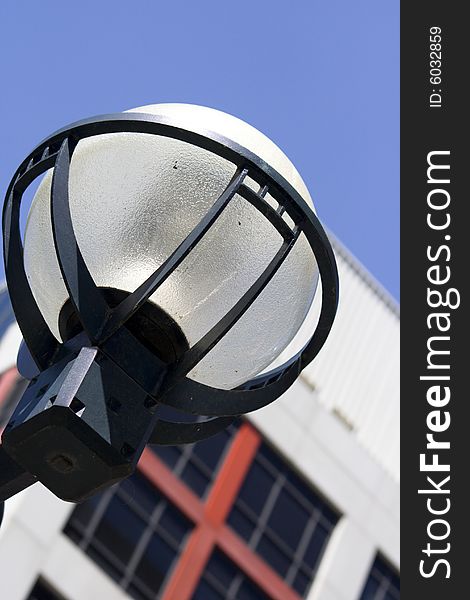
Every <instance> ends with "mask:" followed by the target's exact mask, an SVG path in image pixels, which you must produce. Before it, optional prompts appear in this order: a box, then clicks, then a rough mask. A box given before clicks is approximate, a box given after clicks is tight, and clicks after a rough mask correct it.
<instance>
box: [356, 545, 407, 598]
mask: <svg viewBox="0 0 470 600" xmlns="http://www.w3.org/2000/svg"><path fill="white" fill-rule="evenodd" d="M399 598H400V578H399V575H398V573H397V572H396V571H395V570H394V569H392V568H391V567H390V566H389V565H388V564H387V562H386V561H385V560H383V559H382V558H381V557H380V556H377V557H376V559H375V561H374V564H373V565H372V569H371V571H370V574H369V577H368V579H367V581H366V584H365V586H364V590H363V592H362V594H361V598H360V600H398V599H399Z"/></svg>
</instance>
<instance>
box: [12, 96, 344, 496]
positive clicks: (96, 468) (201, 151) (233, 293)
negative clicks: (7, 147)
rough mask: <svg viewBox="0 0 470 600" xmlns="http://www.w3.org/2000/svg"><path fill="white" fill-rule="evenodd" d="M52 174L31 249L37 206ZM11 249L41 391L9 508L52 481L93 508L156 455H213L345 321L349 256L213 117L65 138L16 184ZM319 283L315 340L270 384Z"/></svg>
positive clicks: (28, 369)
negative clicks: (170, 450) (341, 260)
mask: <svg viewBox="0 0 470 600" xmlns="http://www.w3.org/2000/svg"><path fill="white" fill-rule="evenodd" d="M43 174H44V176H43V179H42V181H41V182H40V185H39V187H38V189H37V191H36V193H35V196H34V198H33V201H32V204H31V208H30V211H29V215H28V220H27V224H26V229H25V234H24V240H22V236H21V231H20V203H21V199H22V196H23V194H24V192H25V190H26V189H27V188H28V186H29V185H30V184H31V183H32V182H33V180H35V179H36V178H38V177H39V176H41V175H43ZM3 235H4V257H5V271H6V279H7V284H8V289H9V293H10V297H11V302H12V306H13V309H14V312H15V315H16V318H17V321H18V325H19V327H20V329H21V332H22V334H23V338H24V343H23V345H22V347H21V348H20V353H19V357H18V367H19V370H20V372H21V373H22V374H23V375H24V376H25V377H26V378H27V379H30V383H29V386H28V388H27V389H26V391H25V393H24V395H23V397H22V398H21V400H20V401H19V403H18V405H17V407H16V410H15V411H14V413H13V415H12V417H11V419H10V421H9V423H8V424H7V426H6V428H5V431H4V433H3V436H2V445H1V447H0V500H4V499H6V498H8V497H10V496H11V495H13V494H15V493H17V492H18V491H20V490H22V489H24V488H25V487H27V486H29V485H31V484H32V483H34V482H35V481H41V482H42V483H43V484H44V485H45V486H46V487H48V488H49V489H50V490H51V491H52V492H54V493H55V494H56V495H57V496H59V497H60V498H62V499H64V500H69V501H73V502H78V501H81V500H83V499H85V498H87V497H88V496H90V495H91V494H94V493H96V492H97V491H98V490H100V489H102V488H104V487H106V486H109V485H111V484H113V483H116V482H117V481H119V480H121V479H123V478H125V477H127V476H128V475H130V474H131V473H132V472H133V470H134V468H135V465H136V463H137V461H138V459H139V457H140V455H141V453H142V451H143V449H144V447H145V445H146V444H181V443H191V442H196V441H199V440H201V439H204V438H206V437H208V436H210V435H213V434H214V433H217V432H218V431H220V430H221V429H223V428H224V427H227V425H228V424H229V423H231V422H232V420H233V419H234V418H235V417H237V416H238V415H241V414H244V413H247V412H250V411H253V410H256V409H258V408H261V407H263V406H266V405H267V404H269V403H270V402H272V401H273V400H275V399H276V398H278V397H279V396H280V395H281V394H282V393H284V392H285V391H286V390H287V389H288V388H289V387H290V386H291V385H292V384H293V383H294V381H295V380H296V378H297V377H298V375H299V373H300V371H301V370H302V369H303V368H304V367H305V366H306V365H307V364H308V363H310V362H311V360H312V359H313V358H314V357H315V355H316V354H317V353H318V351H319V350H320V348H321V347H322V345H323V343H324V342H325V340H326V338H327V336H328V333H329V331H330V328H331V326H332V323H333V319H334V316H335V312H336V307H337V302H338V277H337V269H336V263H335V259H334V255H333V251H332V249H331V245H330V243H329V241H328V238H327V236H326V235H325V232H324V230H323V228H322V226H321V224H320V222H319V221H318V219H317V217H316V215H315V212H314V210H313V204H312V201H311V198H310V195H309V193H308V191H307V189H306V187H305V184H304V183H303V181H302V179H301V178H300V176H299V174H298V172H297V171H296V169H295V167H294V166H293V165H292V163H291V162H290V161H289V159H288V158H287V157H286V156H285V154H284V153H283V152H282V151H281V150H280V149H279V148H278V147H277V146H276V145H275V144H274V143H273V142H271V141H270V140H269V139H268V138H267V137H265V136H264V135H263V134H261V133H260V132H259V131H257V130H256V129H254V128H253V127H251V126H250V125H247V124H246V123H244V122H243V121H241V120H239V119H237V118H235V117H232V116H230V115H227V114H225V113H222V112H220V111H217V110H213V109H209V108H205V107H201V106H192V105H185V104H160V105H158V104H157V105H152V106H145V107H141V108H138V109H133V110H132V111H128V112H125V113H118V114H112V115H105V116H101V117H95V118H91V119H86V120H83V121H80V122H78V123H74V124H72V125H70V126H68V127H65V128H63V129H61V130H59V131H58V132H56V133H54V134H53V135H51V136H50V137H49V138H47V139H46V140H44V141H43V142H42V143H41V144H39V146H37V148H36V149H35V150H34V151H33V152H32V153H31V154H30V155H29V156H28V157H27V158H26V159H25V160H24V161H23V162H22V164H21V165H20V167H19V168H18V170H17V172H16V173H15V175H14V177H13V179H12V181H11V183H10V186H9V188H8V191H7V194H6V200H5V205H4V209H3ZM319 279H320V280H321V296H322V302H321V310H320V315H319V318H318V322H317V327H316V329H315V331H314V332H313V333H312V332H309V335H308V340H307V342H306V343H305V344H303V345H302V347H301V349H300V350H298V351H297V352H294V354H293V355H292V356H290V357H289V358H288V360H287V361H286V362H284V364H282V365H280V366H277V367H276V368H271V369H269V370H268V371H267V372H266V368H268V367H269V365H270V364H272V363H273V361H275V359H276V358H277V357H279V355H280V354H281V352H283V351H284V349H285V348H286V347H287V346H288V345H289V344H291V342H292V340H294V339H295V338H296V336H297V337H298V335H299V334H300V333H299V329H301V325H302V323H304V321H305V318H306V316H307V313H308V312H309V309H310V306H311V304H312V300H313V298H314V295H315V293H316V290H317V285H318V280H319ZM289 347H290V346H289ZM164 407H170V408H171V409H172V410H173V414H178V413H180V414H182V415H186V416H187V415H191V416H192V418H193V420H192V421H189V422H188V420H187V418H186V416H185V417H184V418H185V419H186V420H184V419H183V416H182V417H181V418H182V419H183V420H182V421H181V422H180V421H178V420H176V421H171V420H168V419H167V418H164V415H163V413H162V409H163V408H164ZM194 419H196V420H194ZM201 419H203V420H201Z"/></svg>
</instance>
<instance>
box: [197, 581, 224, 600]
mask: <svg viewBox="0 0 470 600" xmlns="http://www.w3.org/2000/svg"><path fill="white" fill-rule="evenodd" d="M191 600H225V598H224V596H222V595H221V594H219V593H218V592H216V591H215V590H214V588H212V587H211V586H210V585H209V584H208V583H207V581H200V582H199V585H198V586H197V590H196V591H195V592H194V595H193V597H192V599H191Z"/></svg>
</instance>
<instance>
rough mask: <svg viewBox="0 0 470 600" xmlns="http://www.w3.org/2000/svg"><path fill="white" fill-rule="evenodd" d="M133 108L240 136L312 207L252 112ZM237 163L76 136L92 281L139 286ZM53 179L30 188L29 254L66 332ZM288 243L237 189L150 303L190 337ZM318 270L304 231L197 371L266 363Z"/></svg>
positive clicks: (255, 368)
mask: <svg viewBox="0 0 470 600" xmlns="http://www.w3.org/2000/svg"><path fill="white" fill-rule="evenodd" d="M133 111H135V112H140V113H150V114H153V115H158V116H162V117H165V118H167V119H170V120H171V123H172V124H174V125H177V126H179V127H183V128H185V129H188V130H194V128H195V127H197V128H198V129H200V128H204V129H207V130H210V131H213V132H215V133H218V134H221V135H224V136H225V137H227V138H229V139H232V140H233V141H235V142H237V143H238V144H240V145H241V146H244V147H245V148H247V149H248V150H250V151H251V152H253V153H254V154H256V155H258V156H259V157H260V158H262V159H263V160H264V161H266V162H267V163H268V164H270V165H271V166H272V167H273V168H274V169H276V170H277V171H278V172H279V173H280V174H281V175H283V177H284V178H285V179H287V180H288V181H289V182H290V183H291V185H293V186H294V187H295V188H296V189H297V191H298V192H299V193H300V194H301V195H302V197H303V198H304V200H305V201H306V202H308V203H309V204H310V205H312V203H311V198H310V195H309V193H308V191H307V189H306V187H305V184H304V183H303V181H302V179H301V178H300V175H299V174H298V172H297V170H296V169H295V167H294V166H293V165H292V163H291V162H290V161H289V159H288V158H287V157H286V156H285V154H284V153H283V152H282V151H281V150H280V149H279V148H278V147H277V146H276V145H275V144H274V143H273V142H272V141H271V140H269V139H268V138H267V137H266V136H264V135H263V134H262V133H260V132H259V131H257V130H256V129H254V128H253V127H251V126H250V125H248V124H246V123H245V122H243V121H241V120H239V119H237V118H235V117H233V116H231V115H228V114H225V113H223V112H220V111H217V110H214V109H210V108H206V107H202V106H193V105H187V104H155V105H151V106H144V107H140V108H136V109H133ZM234 172H235V166H234V165H233V164H232V163H230V162H229V161H227V160H225V159H224V158H221V157H219V156H217V155H215V154H213V153H211V152H209V151H207V150H203V149H201V148H198V147H195V146H193V145H191V144H188V143H186V142H182V141H179V140H174V139H170V138H166V137H163V136H155V135H149V134H140V133H113V134H106V135H101V136H97V137H92V138H87V139H84V140H82V141H80V142H79V144H78V146H77V148H76V150H75V153H74V155H73V157H72V162H71V167H70V182H69V194H70V207H71V214H72V220H73V225H74V230H75V235H76V237H77V241H78V244H79V247H80V250H81V252H82V255H83V257H84V259H85V262H86V264H87V266H88V269H89V270H90V272H91V274H92V276H93V279H94V281H95V283H96V284H97V285H98V286H100V287H104V288H117V289H119V290H124V291H126V292H132V291H133V290H134V289H136V288H137V287H138V286H139V285H140V284H141V283H142V282H143V281H144V280H145V279H146V278H147V277H148V276H149V275H151V274H152V272H153V271H154V270H155V269H157V268H158V267H159V266H160V265H161V264H162V262H163V261H164V260H165V259H166V258H167V257H168V256H169V255H170V254H171V253H172V252H173V251H174V250H175V249H176V248H177V246H178V245H179V244H180V243H181V241H182V240H183V239H184V238H185V237H186V236H187V235H188V234H189V233H190V232H191V230H192V229H193V228H194V227H195V226H196V225H197V224H198V222H199V221H200V220H201V219H202V218H203V216H204V215H205V214H206V212H207V211H208V210H209V208H210V207H211V206H212V204H213V203H214V202H215V200H216V199H217V198H218V196H219V195H220V194H221V193H222V191H223V190H224V189H225V187H226V186H227V184H228V182H229V181H230V179H231V177H232V176H233V174H234ZM51 180H52V171H49V172H48V173H46V175H45V176H44V179H43V181H42V182H41V184H40V185H39V187H38V189H37V192H36V194H35V196H34V199H33V202H32V205H31V209H30V212H29V215H28V220H27V225H26V230H25V240H24V261H25V267H26V273H27V276H28V280H29V282H30V285H31V289H32V291H33V294H34V297H35V299H36V301H37V303H38V306H39V308H40V310H41V312H42V314H43V315H44V318H45V320H46V322H47V324H48V325H49V327H50V329H51V330H52V332H53V334H54V335H55V336H56V337H57V339H59V340H60V339H61V338H60V331H59V314H60V311H61V309H62V307H63V306H64V304H65V302H66V301H67V299H68V294H67V290H66V288H65V285H64V282H63V280H62V276H61V273H60V270H59V266H58V263H57V259H56V255H55V250H54V243H53V238H52V227H51V216H50V204H49V198H50V188H51ZM281 243H282V238H281V236H280V235H279V233H278V232H277V231H276V230H275V229H274V227H273V226H272V225H271V224H270V223H269V221H268V220H267V219H266V218H265V217H263V216H262V215H261V214H260V213H259V212H258V211H257V210H256V209H255V208H253V207H252V206H251V205H250V204H249V203H248V202H247V201H246V200H244V199H243V198H241V197H240V196H238V195H237V196H235V197H234V198H233V200H232V201H231V202H230V204H229V205H228V206H227V208H226V209H225V210H224V212H223V213H222V215H221V217H220V218H219V219H218V220H217V222H216V223H215V225H214V226H213V227H212V228H211V229H210V230H209V231H208V233H207V234H206V235H205V237H204V238H203V239H202V241H201V242H200V243H199V244H198V245H197V246H196V248H195V249H194V250H193V251H192V252H191V253H190V254H189V256H188V257H187V258H186V259H185V260H184V261H183V262H182V264H181V265H180V266H179V267H178V269H177V270H176V271H175V272H174V273H173V274H172V275H171V276H170V277H169V278H168V279H167V280H166V281H165V283H164V284H163V285H162V286H161V287H160V288H159V289H158V290H157V292H156V293H155V294H153V296H151V298H150V301H151V302H153V303H155V304H156V305H158V306H159V307H160V308H161V309H163V310H164V311H165V312H166V313H167V314H169V315H170V316H171V317H172V318H173V319H174V321H175V322H176V323H177V324H178V325H179V326H180V328H181V330H182V331H183V333H184V334H185V336H186V339H187V341H188V343H189V345H190V346H192V345H194V344H195V343H196V342H197V341H198V340H199V339H200V338H201V337H202V336H203V335H204V334H205V333H206V332H207V331H209V329H210V328H211V327H212V326H213V325H215V324H216V323H217V321H218V320H219V319H220V318H221V317H223V316H224V315H225V314H226V312H227V311H228V310H229V309H230V308H231V307H232V306H233V305H234V304H235V302H236V301H237V300H238V299H239V298H240V297H241V296H242V295H243V293H244V292H245V291H247V289H248V288H249V287H250V285H251V284H252V283H253V282H254V281H255V280H256V279H257V277H258V276H259V275H260V274H261V273H262V271H263V270H264V268H265V267H266V266H267V265H268V263H269V262H270V260H271V259H272V258H273V256H274V255H275V253H276V252H277V250H278V249H279V247H280V245H281ZM317 280H318V269H317V265H316V262H315V259H314V257H313V254H312V252H311V250H310V247H309V246H308V243H307V241H306V239H305V237H304V236H303V234H302V235H301V236H300V237H299V239H298V240H297V242H296V243H295V246H294V248H293V249H292V251H291V253H290V254H289V256H288V257H287V259H286V260H285V262H284V263H283V265H282V266H281V268H280V269H279V271H278V272H277V273H276V275H275V276H274V277H273V279H272V280H271V282H270V283H269V284H268V286H267V287H266V288H265V289H264V290H263V292H262V293H261V295H260V296H259V297H258V298H257V300H256V301H255V302H254V303H253V305H252V306H251V307H250V309H249V310H248V311H247V312H246V313H245V314H244V315H243V316H242V317H241V319H240V320H239V321H238V322H237V323H236V324H235V325H234V327H233V328H232V329H231V330H230V331H229V333H228V334H227V335H226V336H225V337H224V338H223V339H222V340H221V341H220V342H219V344H217V345H216V346H215V347H214V348H213V349H212V350H211V352H210V353H209V354H207V355H206V357H205V358H204V359H203V360H202V361H201V362H200V363H199V364H198V365H197V366H196V367H195V368H194V369H193V370H192V371H191V372H190V373H189V377H191V378H192V379H194V380H196V381H199V382H201V383H205V384H207V385H210V386H213V387H219V388H224V389H230V388H233V387H236V386H237V385H240V384H241V383H243V382H244V381H246V380H247V379H249V378H251V377H252V376H254V375H256V374H258V373H259V372H261V371H262V370H263V369H264V368H265V367H266V366H267V365H268V364H270V363H271V362H272V361H273V360H274V359H275V358H276V356H278V355H279V353H280V352H282V350H283V349H284V348H285V347H286V346H287V345H288V344H289V342H290V341H291V340H292V338H293V337H294V336H295V334H296V332H297V330H298V329H299V327H300V325H301V324H302V322H303V320H304V318H305V316H306V314H307V312H308V309H309V307H310V304H311V302H312V299H313V296H314V293H315V289H316V285H317Z"/></svg>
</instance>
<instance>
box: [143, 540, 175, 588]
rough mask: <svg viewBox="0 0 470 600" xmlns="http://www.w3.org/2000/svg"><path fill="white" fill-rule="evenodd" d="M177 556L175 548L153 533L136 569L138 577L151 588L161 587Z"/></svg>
mask: <svg viewBox="0 0 470 600" xmlns="http://www.w3.org/2000/svg"><path fill="white" fill-rule="evenodd" d="M175 556H176V552H175V550H173V549H172V548H170V546H169V545H168V544H167V543H166V542H164V541H163V540H162V538H161V537H160V536H158V534H153V535H152V538H151V540H150V542H149V544H148V546H147V548H146V550H145V553H144V555H143V557H142V559H141V560H140V562H139V564H138V566H137V569H136V571H135V574H136V576H137V578H138V579H140V580H141V581H142V582H143V583H144V584H145V585H146V586H147V587H148V588H150V589H151V590H158V589H160V586H161V584H162V582H163V580H164V579H165V577H166V575H167V573H168V572H169V570H170V567H171V565H172V563H173V560H174V558H175Z"/></svg>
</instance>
